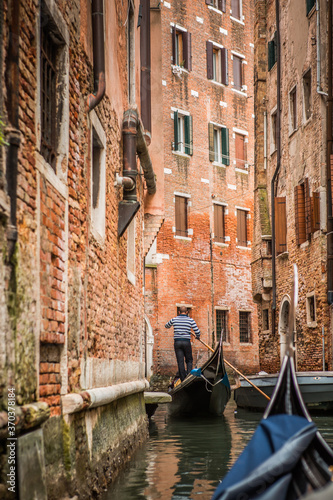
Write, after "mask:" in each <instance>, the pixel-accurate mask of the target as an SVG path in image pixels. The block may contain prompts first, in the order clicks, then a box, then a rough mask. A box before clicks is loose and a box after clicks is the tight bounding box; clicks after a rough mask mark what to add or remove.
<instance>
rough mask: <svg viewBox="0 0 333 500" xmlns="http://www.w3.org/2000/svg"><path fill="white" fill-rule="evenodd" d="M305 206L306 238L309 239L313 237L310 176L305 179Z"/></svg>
mask: <svg viewBox="0 0 333 500" xmlns="http://www.w3.org/2000/svg"><path fill="white" fill-rule="evenodd" d="M304 208H305V232H306V239H307V240H309V239H310V238H311V200H310V188H309V179H308V177H306V178H305V179H304Z"/></svg>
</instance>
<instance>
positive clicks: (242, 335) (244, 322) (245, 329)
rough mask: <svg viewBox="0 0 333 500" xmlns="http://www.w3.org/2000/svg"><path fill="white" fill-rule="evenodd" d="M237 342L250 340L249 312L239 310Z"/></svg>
mask: <svg viewBox="0 0 333 500" xmlns="http://www.w3.org/2000/svg"><path fill="white" fill-rule="evenodd" d="M239 342H241V343H249V342H251V313H250V312H246V311H239Z"/></svg>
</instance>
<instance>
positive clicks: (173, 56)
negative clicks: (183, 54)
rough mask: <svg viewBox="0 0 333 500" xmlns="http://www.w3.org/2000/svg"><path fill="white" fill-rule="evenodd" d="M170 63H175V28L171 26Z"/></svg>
mask: <svg viewBox="0 0 333 500" xmlns="http://www.w3.org/2000/svg"><path fill="white" fill-rule="evenodd" d="M171 36H172V64H176V28H175V27H174V26H172V34H171Z"/></svg>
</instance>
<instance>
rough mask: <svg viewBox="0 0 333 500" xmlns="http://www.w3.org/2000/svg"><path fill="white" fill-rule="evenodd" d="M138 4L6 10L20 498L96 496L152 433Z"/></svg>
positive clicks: (2, 302)
mask: <svg viewBox="0 0 333 500" xmlns="http://www.w3.org/2000/svg"><path fill="white" fill-rule="evenodd" d="M139 3H140V2H139V0H134V1H129V2H117V1H111V2H103V0H93V1H92V2H90V1H86V0H72V1H68V2H63V1H60V0H59V1H58V0H42V1H40V2H34V1H30V0H15V1H14V0H4V2H1V7H0V34H1V40H2V43H1V46H0V71H1V81H2V92H1V94H0V116H1V121H2V122H3V127H2V130H1V131H2V132H3V133H4V140H5V141H6V142H4V141H3V138H2V134H1V139H0V141H1V142H0V155H1V156H0V222H1V224H0V235H1V236H0V237H1V252H2V259H1V262H0V389H1V395H0V397H1V399H0V401H1V406H0V412H1V415H0V416H1V418H0V422H1V426H2V427H1V429H0V430H1V433H0V438H1V440H2V441H1V454H2V455H1V460H0V463H1V467H0V478H1V480H0V483H1V484H0V497H1V498H5V497H6V495H7V494H8V491H7V488H6V486H5V485H6V478H7V475H6V474H7V473H8V469H7V465H8V463H7V461H6V456H5V451H6V447H5V445H4V443H5V441H4V439H6V418H7V389H8V387H12V388H14V391H15V395H16V414H17V417H18V425H17V438H18V441H17V449H16V453H17V454H18V456H19V457H20V461H21V462H20V470H21V471H22V473H20V475H19V476H18V483H19V486H20V495H21V496H20V497H21V498H28V496H29V497H31V495H32V490H31V488H38V489H39V491H40V490H43V492H42V493H40V496H38V495H37V496H38V498H44V497H43V496H42V495H43V494H44V493H45V492H47V495H48V498H60V497H63V496H64V495H65V493H66V494H69V495H70V496H73V495H74V494H77V495H78V496H79V497H80V498H82V499H83V498H91V495H92V491H93V490H94V492H95V493H96V492H98V491H100V488H101V487H102V486H105V484H106V483H107V482H108V481H110V480H112V479H113V477H114V475H115V473H116V471H117V469H118V468H119V466H120V465H121V464H122V463H124V462H125V461H126V460H128V458H129V457H130V456H131V453H132V451H133V450H134V449H135V448H136V447H137V446H138V445H139V443H140V442H141V441H142V440H143V439H145V438H146V435H147V417H146V413H145V407H144V398H143V391H144V390H145V388H146V387H148V381H147V379H146V375H147V370H146V345H147V339H146V327H145V319H144V294H143V285H144V283H143V269H144V266H143V262H144V257H145V254H146V253H147V250H148V248H149V246H150V245H151V243H152V241H153V239H154V237H155V236H156V234H157V232H158V229H159V225H160V224H161V214H162V212H163V197H161V196H159V195H158V190H159V189H161V187H162V189H163V176H162V178H160V177H161V176H160V174H159V167H158V166H157V168H154V167H153V165H154V163H155V160H154V152H152V154H150V152H149V149H148V144H149V142H150V135H151V128H152V124H153V125H154V120H155V118H154V117H153V118H151V114H150V86H149V85H147V79H148V80H149V73H147V70H149V68H150V21H149V2H142V3H143V9H139ZM138 21H140V23H138ZM141 118H142V120H141ZM148 138H149V140H148ZM156 179H157V182H158V186H157V188H156ZM41 424H42V426H41ZM43 443H44V445H45V446H43ZM28 449H29V450H37V451H38V453H39V454H38V457H42V460H40V459H38V460H37V459H36V460H34V459H31V457H30V458H29V455H26V453H27V451H26V450H28ZM37 451H36V453H37ZM44 451H45V453H44ZM31 453H33V452H31ZM44 461H45V464H44ZM6 464H7V465H6ZM38 464H39V465H40V467H41V469H38ZM44 465H45V469H44ZM36 467H37V469H36ZM43 469H44V470H43ZM45 471H46V474H45ZM41 478H44V482H43V481H41ZM28 480H29V481H30V483H29V481H28ZM27 485H28V486H27ZM27 487H29V488H30V489H29V494H26V495H25V494H24V492H25V488H27ZM37 496H36V497H37Z"/></svg>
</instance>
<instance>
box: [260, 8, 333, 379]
mask: <svg viewBox="0 0 333 500" xmlns="http://www.w3.org/2000/svg"><path fill="white" fill-rule="evenodd" d="M254 75H255V83H254V85H255V89H254V96H255V105H256V117H255V138H256V143H255V144H256V148H255V164H256V170H255V217H254V238H253V239H254V245H253V267H252V276H253V294H254V298H255V300H256V301H257V302H258V304H259V308H258V314H259V331H260V366H261V368H262V369H264V370H266V371H268V372H276V371H278V370H279V368H280V362H281V359H282V357H283V355H284V353H285V345H286V328H287V325H288V313H289V303H290V291H291V281H292V275H293V271H292V266H293V264H297V266H298V273H299V303H298V309H297V314H296V325H295V330H296V335H295V362H296V368H297V369H298V370H299V371H304V370H322V369H323V368H324V369H325V368H326V369H329V370H332V303H333V295H332V290H333V275H332V248H333V247H332V242H331V238H332V186H331V179H332V170H331V168H332V167H331V165H332V104H331V102H332V2H321V1H319V2H316V1H314V0H313V1H305V0H294V1H293V2H287V1H284V0H281V1H277V2H270V1H261V2H256V3H255V63H254Z"/></svg>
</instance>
